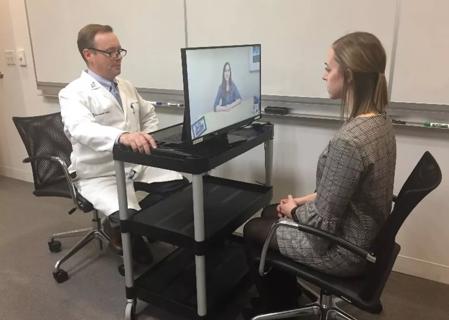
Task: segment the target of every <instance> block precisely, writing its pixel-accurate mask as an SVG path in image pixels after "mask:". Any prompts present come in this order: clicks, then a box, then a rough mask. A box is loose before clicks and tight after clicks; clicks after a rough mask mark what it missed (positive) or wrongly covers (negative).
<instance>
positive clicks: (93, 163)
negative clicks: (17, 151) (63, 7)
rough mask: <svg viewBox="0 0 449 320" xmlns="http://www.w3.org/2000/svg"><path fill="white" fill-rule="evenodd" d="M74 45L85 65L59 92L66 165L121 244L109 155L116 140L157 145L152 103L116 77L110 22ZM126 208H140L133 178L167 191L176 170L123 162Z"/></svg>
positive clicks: (117, 58)
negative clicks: (67, 147) (70, 149)
mask: <svg viewBox="0 0 449 320" xmlns="http://www.w3.org/2000/svg"><path fill="white" fill-rule="evenodd" d="M78 49H79V51H80V54H81V56H82V58H83V59H84V61H85V62H86V65H87V69H86V70H83V71H82V72H81V76H80V77H79V78H78V79H76V80H74V81H72V82H71V83H70V84H68V85H67V86H66V87H65V88H64V89H62V90H61V91H60V93H59V102H60V106H61V115H62V120H63V122H64V129H65V132H66V135H67V136H68V138H69V139H70V141H71V142H72V146H73V152H72V154H71V162H72V163H71V166H70V170H71V171H72V172H76V177H77V188H78V191H79V192H80V193H81V195H83V196H84V197H85V198H86V199H87V200H89V201H90V202H91V203H92V204H93V205H94V207H95V208H96V209H97V210H99V212H101V213H103V214H104V215H106V216H108V217H109V221H110V222H111V226H112V230H111V233H112V237H113V241H112V244H113V245H115V246H117V245H119V240H120V237H119V236H120V233H119V231H118V230H119V229H118V226H119V215H118V199H117V186H116V180H115V172H114V166H113V159H112V148H113V146H114V143H115V142H119V143H121V144H124V145H126V146H130V147H131V148H132V149H133V150H134V151H135V152H141V153H147V154H148V153H150V152H151V149H153V148H157V145H156V142H155V141H154V139H153V138H152V136H151V135H150V134H148V132H152V131H154V130H156V129H157V128H158V122H159V121H158V118H157V116H156V113H155V110H154V106H153V105H152V104H151V103H149V102H148V101H145V100H143V99H142V97H141V96H140V95H139V94H138V93H137V90H136V88H135V87H134V86H133V85H132V84H131V83H130V82H128V81H126V80H124V79H121V78H118V77H117V76H118V75H119V74H120V72H121V63H122V58H123V57H124V56H125V55H126V53H127V51H126V50H125V49H123V48H122V47H121V45H120V42H119V40H118V38H117V36H116V35H115V34H114V33H113V30H112V28H111V27H110V26H107V25H97V24H90V25H87V26H85V27H83V28H82V29H81V30H80V31H79V33H78ZM125 172H126V176H127V184H126V187H127V194H128V208H129V209H130V212H136V211H138V210H140V209H141V207H140V206H139V202H138V200H137V198H136V193H135V183H138V184H139V185H140V186H146V188H145V189H146V190H147V191H150V192H156V193H157V191H159V190H161V192H160V194H162V195H163V194H168V193H169V192H171V191H173V190H174V189H177V188H179V187H181V186H183V185H184V184H185V180H182V176H181V175H180V174H179V173H176V172H173V171H168V170H163V169H158V168H152V167H146V166H138V165H130V164H127V165H126V166H125Z"/></svg>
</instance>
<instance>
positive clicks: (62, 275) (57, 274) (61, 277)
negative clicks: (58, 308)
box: [53, 269, 69, 283]
mask: <svg viewBox="0 0 449 320" xmlns="http://www.w3.org/2000/svg"><path fill="white" fill-rule="evenodd" d="M53 278H55V280H56V282H57V283H62V282H64V281H67V280H68V279H69V274H68V273H67V272H65V271H64V270H62V269H59V270H58V271H53Z"/></svg>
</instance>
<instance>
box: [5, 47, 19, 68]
mask: <svg viewBox="0 0 449 320" xmlns="http://www.w3.org/2000/svg"><path fill="white" fill-rule="evenodd" d="M5 60H6V64H7V65H8V66H13V65H15V64H16V56H15V52H14V50H5Z"/></svg>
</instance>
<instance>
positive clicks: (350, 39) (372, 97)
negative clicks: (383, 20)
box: [332, 32, 388, 118]
mask: <svg viewBox="0 0 449 320" xmlns="http://www.w3.org/2000/svg"><path fill="white" fill-rule="evenodd" d="M332 49H333V50H334V54H335V61H336V62H337V63H338V64H339V65H340V68H341V72H342V73H343V77H344V87H343V95H342V102H343V107H344V110H343V112H344V114H345V115H348V116H349V118H353V117H356V116H358V115H360V114H364V113H370V112H373V113H383V112H384V111H385V108H386V106H387V104H388V93H387V80H386V78H385V66H386V60H387V58H386V54H385V50H384V48H383V46H382V43H381V42H380V41H379V39H377V38H376V36H374V35H373V34H371V33H368V32H354V33H350V34H347V35H345V36H343V37H341V38H340V39H338V40H336V41H335V42H334V43H333V44H332Z"/></svg>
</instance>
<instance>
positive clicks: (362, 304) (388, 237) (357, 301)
mask: <svg viewBox="0 0 449 320" xmlns="http://www.w3.org/2000/svg"><path fill="white" fill-rule="evenodd" d="M440 182H441V170H440V168H439V166H438V163H437V162H436V161H435V159H434V158H433V157H432V155H431V154H430V153H429V152H428V151H427V152H425V153H424V155H423V156H422V158H421V159H420V160H419V162H418V164H417V165H416V167H415V168H414V169H413V171H412V173H411V174H410V176H409V177H408V179H407V181H406V182H405V183H404V185H403V186H402V189H401V191H400V192H399V195H398V196H397V197H394V199H393V200H394V208H393V210H392V212H391V214H390V216H389V217H388V219H387V220H386V222H385V224H384V225H383V227H382V229H381V230H380V232H379V234H378V235H377V237H376V239H375V241H374V243H373V245H372V247H371V248H370V250H369V251H366V250H364V249H362V248H359V247H357V246H355V245H353V244H351V243H349V242H348V241H346V240H344V239H342V238H338V237H336V236H334V235H332V234H329V233H327V232H323V231H322V230H319V229H316V228H313V227H310V226H307V225H303V224H298V223H295V222H292V221H291V220H289V221H284V220H280V221H279V222H277V223H275V224H273V226H272V228H271V230H270V233H269V235H268V236H267V239H266V241H265V243H264V246H263V249H262V252H261V254H260V256H259V257H256V261H255V263H257V262H259V274H260V275H261V276H264V275H265V274H266V270H265V265H268V266H269V267H270V268H277V269H278V270H282V271H283V272H288V273H291V274H294V275H296V277H297V278H298V280H299V282H301V279H302V280H305V281H307V282H309V283H311V284H313V285H316V286H317V287H318V288H319V289H320V291H321V292H320V294H319V295H317V294H314V296H315V298H316V301H315V302H313V303H311V304H308V305H306V306H304V307H301V308H298V309H294V310H288V311H281V312H275V313H270V314H264V315H258V316H256V317H253V318H252V319H253V320H266V319H283V318H287V317H297V316H303V315H304V316H305V315H307V316H310V315H320V319H328V317H334V318H337V319H348V320H355V318H354V317H352V316H350V315H349V314H347V313H346V312H344V311H343V310H341V309H340V308H338V307H337V305H336V303H335V299H336V298H341V299H343V300H345V301H347V302H349V303H351V304H352V305H354V306H356V307H358V308H360V309H362V310H365V311H368V312H370V313H380V312H381V311H382V304H381V302H380V296H381V294H382V291H383V289H384V286H385V283H386V281H387V279H388V277H389V275H390V273H391V270H392V268H393V264H394V262H395V260H396V257H397V255H398V253H399V250H400V248H401V247H400V246H399V245H398V244H397V243H396V242H395V237H396V234H397V232H398V230H399V228H400V227H401V225H402V223H403V222H404V220H405V219H406V218H407V216H408V215H409V214H410V212H411V211H412V210H413V208H415V206H416V205H417V204H418V203H419V202H420V201H421V200H422V199H423V198H424V197H425V196H426V195H427V194H429V193H430V192H431V191H432V190H433V189H435V188H436V187H437V186H438V185H439V184H440ZM279 226H287V227H289V228H297V229H298V230H300V231H302V232H307V233H310V234H313V235H315V236H319V237H322V238H325V239H327V240H329V241H332V242H334V243H336V244H337V245H340V246H342V247H344V248H346V249H348V250H350V251H351V252H353V253H355V254H357V255H359V256H361V257H363V258H365V259H366V260H367V261H368V263H367V266H366V269H365V271H364V272H363V274H362V275H361V276H358V277H353V278H340V277H337V276H332V275H328V274H324V273H322V272H320V271H316V270H314V269H311V268H309V267H307V266H305V265H302V264H300V263H297V262H295V261H293V260H291V259H289V258H287V257H284V256H282V255H281V254H279V253H277V254H276V253H272V252H269V251H268V252H267V250H268V244H269V242H270V240H271V238H272V236H273V235H274V233H275V231H276V229H277V228H278V227H279ZM268 272H269V271H268ZM304 288H307V286H306V287H304ZM304 288H303V289H304ZM305 291H306V293H307V295H309V296H310V295H311V294H312V292H311V291H310V290H307V289H305Z"/></svg>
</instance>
